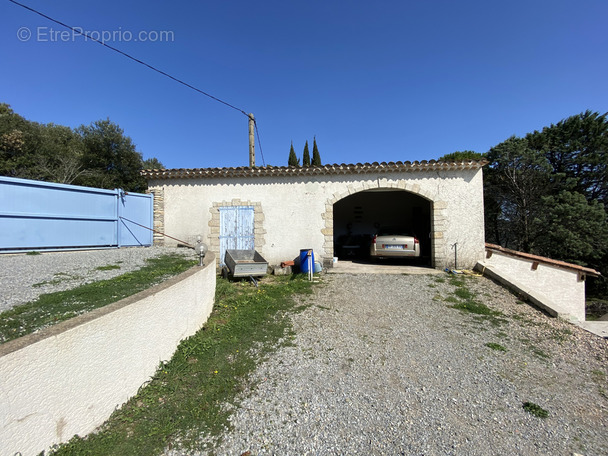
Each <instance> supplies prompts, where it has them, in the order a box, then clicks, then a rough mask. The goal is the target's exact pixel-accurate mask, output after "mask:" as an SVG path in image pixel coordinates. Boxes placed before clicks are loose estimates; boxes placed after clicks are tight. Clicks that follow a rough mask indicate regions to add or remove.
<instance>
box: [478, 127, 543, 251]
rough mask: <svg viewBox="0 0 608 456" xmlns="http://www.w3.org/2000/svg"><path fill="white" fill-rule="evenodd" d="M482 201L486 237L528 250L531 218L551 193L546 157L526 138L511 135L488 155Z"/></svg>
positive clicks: (533, 233) (530, 241)
mask: <svg viewBox="0 0 608 456" xmlns="http://www.w3.org/2000/svg"><path fill="white" fill-rule="evenodd" d="M487 158H488V160H489V162H490V164H489V167H488V169H486V178H485V185H484V200H485V205H486V215H485V216H486V226H488V227H489V229H488V238H489V239H488V240H489V241H490V242H493V243H497V244H500V245H503V246H505V247H511V248H514V249H516V250H522V251H524V252H529V251H530V247H531V244H532V242H533V240H534V238H535V237H536V236H537V233H536V232H535V231H534V230H533V225H532V221H533V220H534V218H535V216H536V214H537V213H538V211H539V210H541V208H542V207H543V202H542V197H543V196H546V195H548V194H550V180H549V172H550V169H551V167H550V165H549V163H548V162H547V159H546V158H545V157H544V156H543V155H542V154H539V153H538V152H537V151H535V150H532V149H531V148H530V147H529V145H528V141H527V140H526V139H525V138H518V137H515V136H512V137H511V138H509V139H507V140H506V141H504V142H502V143H500V144H499V145H497V146H496V147H493V148H492V149H490V151H489V152H488V154H487Z"/></svg>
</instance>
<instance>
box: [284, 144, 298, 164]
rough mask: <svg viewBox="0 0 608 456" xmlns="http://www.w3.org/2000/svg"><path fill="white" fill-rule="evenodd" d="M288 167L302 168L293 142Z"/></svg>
mask: <svg viewBox="0 0 608 456" xmlns="http://www.w3.org/2000/svg"><path fill="white" fill-rule="evenodd" d="M287 166H300V160H298V157H297V156H296V151H295V150H293V142H292V143H291V149H289V160H288V161H287Z"/></svg>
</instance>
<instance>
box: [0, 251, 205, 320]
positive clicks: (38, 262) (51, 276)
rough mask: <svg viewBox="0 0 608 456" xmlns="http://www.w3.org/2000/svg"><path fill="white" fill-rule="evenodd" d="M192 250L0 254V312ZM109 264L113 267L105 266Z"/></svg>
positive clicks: (188, 253)
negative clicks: (162, 257)
mask: <svg viewBox="0 0 608 456" xmlns="http://www.w3.org/2000/svg"><path fill="white" fill-rule="evenodd" d="M193 252H194V251H193V250H191V249H184V248H171V247H132V248H121V249H100V250H77V251H65V252H44V253H41V254H40V255H26V254H16V255H10V254H2V255H0V312H2V311H4V310H8V309H10V308H12V307H14V306H16V305H19V304H25V303H26V302H29V301H33V300H35V299H36V298H38V296H40V295H41V294H43V293H53V292H56V291H63V290H70V289H72V288H76V287H77V286H79V285H82V284H85V283H91V282H97V281H99V280H105V279H110V278H112V277H116V276H118V275H121V274H125V273H127V272H130V271H133V270H135V269H139V268H141V267H143V266H145V265H146V259H148V258H156V257H159V256H162V255H166V254H174V253H176V254H180V255H188V256H191V257H192V258H194V253H193ZM108 266H113V267H115V268H116V269H106V267H108Z"/></svg>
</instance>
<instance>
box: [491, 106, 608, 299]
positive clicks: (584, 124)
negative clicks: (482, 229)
mask: <svg viewBox="0 0 608 456" xmlns="http://www.w3.org/2000/svg"><path fill="white" fill-rule="evenodd" d="M487 159H488V160H489V162H490V163H489V166H488V167H487V168H486V169H485V170H484V200H485V201H484V203H485V218H486V239H487V240H488V241H489V242H493V243H497V244H500V245H503V246H505V247H511V248H515V249H517V250H523V251H524V252H530V253H535V254H539V255H543V256H547V257H550V258H554V259H557V260H563V261H569V262H573V263H577V264H581V265H584V266H589V267H592V268H594V269H597V270H599V271H600V272H601V273H602V274H603V275H604V276H606V275H607V274H608V212H607V203H608V201H607V198H608V179H607V167H608V121H607V114H603V115H600V114H598V113H597V112H591V111H585V112H583V113H581V114H578V115H575V116H571V117H568V118H566V119H564V120H562V121H560V122H558V123H557V124H551V125H550V126H549V127H545V128H543V129H542V131H534V132H532V133H529V134H527V135H526V136H525V138H517V137H512V138H509V139H508V140H506V141H504V142H502V143H501V144H499V145H497V146H496V147H493V148H492V149H490V151H489V152H488V153H487ZM588 285H589V284H588ZM590 290H591V293H592V294H595V295H596V296H602V295H603V296H605V295H606V294H607V293H608V283H607V282H606V281H605V280H604V281H603V282H602V281H599V280H596V281H593V284H591V285H590V286H588V292H589V291H590Z"/></svg>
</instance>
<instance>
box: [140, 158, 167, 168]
mask: <svg viewBox="0 0 608 456" xmlns="http://www.w3.org/2000/svg"><path fill="white" fill-rule="evenodd" d="M142 166H143V169H165V166H164V165H163V164H162V163H161V162H160V161H159V160H158V159H157V158H154V157H152V158H147V159H145V160H144V161H143V165H142Z"/></svg>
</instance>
